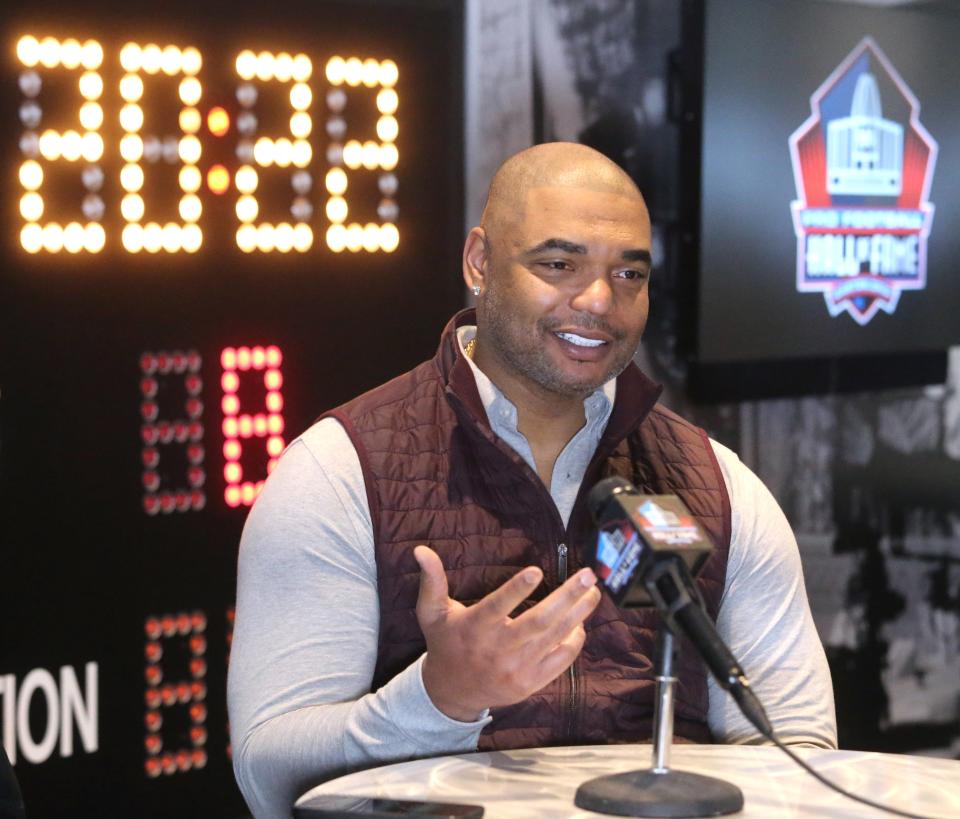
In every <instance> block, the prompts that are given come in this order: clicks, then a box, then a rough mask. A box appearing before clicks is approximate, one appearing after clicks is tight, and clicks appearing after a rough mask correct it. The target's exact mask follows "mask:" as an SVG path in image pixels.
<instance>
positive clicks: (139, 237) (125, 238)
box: [120, 225, 143, 253]
mask: <svg viewBox="0 0 960 819" xmlns="http://www.w3.org/2000/svg"><path fill="white" fill-rule="evenodd" d="M120 241H121V243H122V244H123V247H124V249H125V250H127V251H128V252H130V253H139V252H140V251H141V250H143V227H141V226H140V225H127V226H126V227H125V228H124V229H123V232H122V233H121V234H120Z"/></svg>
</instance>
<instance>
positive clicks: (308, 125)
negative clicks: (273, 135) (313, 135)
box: [290, 111, 313, 139]
mask: <svg viewBox="0 0 960 819" xmlns="http://www.w3.org/2000/svg"><path fill="white" fill-rule="evenodd" d="M312 130H313V120H311V119H310V115H309V114H308V113H306V112H305V111H297V113H295V114H294V115H293V116H292V117H290V133H291V134H293V136H295V137H297V139H306V138H307V137H308V136H310V131H312Z"/></svg>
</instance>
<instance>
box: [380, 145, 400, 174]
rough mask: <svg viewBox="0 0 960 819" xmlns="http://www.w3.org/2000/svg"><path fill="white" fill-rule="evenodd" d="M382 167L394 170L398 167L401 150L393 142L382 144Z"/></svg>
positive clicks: (386, 169)
mask: <svg viewBox="0 0 960 819" xmlns="http://www.w3.org/2000/svg"><path fill="white" fill-rule="evenodd" d="M379 153H380V167H381V168H383V170H385V171H392V170H393V169H394V168H396V167H397V162H398V161H399V160H400V152H399V151H397V146H396V145H394V144H392V143H387V144H386V145H381V146H380V151H379Z"/></svg>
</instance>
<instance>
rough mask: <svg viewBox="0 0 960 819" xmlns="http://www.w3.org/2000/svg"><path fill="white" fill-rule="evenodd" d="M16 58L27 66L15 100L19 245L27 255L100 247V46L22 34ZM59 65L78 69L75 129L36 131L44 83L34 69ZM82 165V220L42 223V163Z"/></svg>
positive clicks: (103, 236) (93, 250)
mask: <svg viewBox="0 0 960 819" xmlns="http://www.w3.org/2000/svg"><path fill="white" fill-rule="evenodd" d="M17 59H18V60H19V62H20V64H21V65H23V66H24V67H25V68H26V70H25V71H23V72H22V73H21V74H20V79H19V84H20V91H21V93H22V94H23V97H24V99H23V101H22V102H21V104H20V121H21V123H22V124H23V127H24V132H23V135H22V136H21V139H20V148H21V151H22V153H23V154H24V156H25V160H24V162H23V163H22V164H21V165H20V173H19V176H20V185H21V186H22V188H23V195H22V196H21V198H20V215H21V216H22V217H23V221H24V225H23V227H22V228H21V230H20V244H21V246H22V247H23V249H24V250H26V251H27V252H28V253H39V252H40V251H41V250H44V251H46V252H48V253H57V252H59V251H61V250H66V251H67V252H68V253H80V252H81V251H86V252H88V253H99V252H100V251H101V250H103V246H104V243H105V241H106V234H105V233H104V230H103V225H101V224H100V220H101V219H102V218H103V210H104V206H103V200H102V199H101V198H100V188H101V186H102V185H103V171H102V170H101V168H100V164H99V163H100V160H101V158H102V157H103V137H102V136H101V135H100V126H101V124H102V123H103V108H101V106H100V103H99V102H98V100H99V99H100V96H101V95H102V94H103V79H102V78H101V76H100V72H99V70H98V69H99V68H100V65H101V63H102V62H103V49H102V48H101V47H100V43H98V42H97V41H96V40H87V41H86V42H85V43H83V44H82V45H81V44H80V42H79V41H78V40H74V39H66V40H62V41H61V40H56V39H54V38H53V37H44V38H43V39H42V40H38V39H37V38H36V37H34V36H33V35H29V34H28V35H26V36H24V37H21V38H20V39H19V40H18V41H17ZM59 66H62V67H63V68H66V69H67V70H69V71H79V72H80V83H79V84H80V94H81V96H82V97H83V99H84V102H83V103H82V104H81V106H80V129H81V130H79V131H74V130H67V131H62V132H61V131H55V130H53V129H52V128H48V129H46V130H44V131H43V132H42V133H40V134H39V136H38V134H37V129H38V128H39V127H40V126H41V124H42V120H43V110H42V109H41V107H40V104H39V102H38V101H37V97H38V96H39V94H40V90H41V88H42V85H43V80H42V79H41V75H40V72H39V71H38V70H37V68H38V67H39V68H41V69H53V68H57V67H59ZM61 159H63V160H66V161H67V162H80V161H83V162H85V163H87V164H86V165H85V166H84V169H83V171H82V172H81V179H82V180H83V184H84V186H85V187H86V189H87V194H86V196H85V198H84V199H83V203H82V206H81V211H82V213H83V216H84V219H85V220H86V224H81V223H80V222H68V223H67V224H66V225H61V224H60V223H59V222H53V221H46V222H43V223H41V219H42V218H43V216H44V210H45V205H44V199H43V195H42V193H41V192H40V191H41V188H42V186H43V178H44V170H43V163H44V162H56V161H58V160H61Z"/></svg>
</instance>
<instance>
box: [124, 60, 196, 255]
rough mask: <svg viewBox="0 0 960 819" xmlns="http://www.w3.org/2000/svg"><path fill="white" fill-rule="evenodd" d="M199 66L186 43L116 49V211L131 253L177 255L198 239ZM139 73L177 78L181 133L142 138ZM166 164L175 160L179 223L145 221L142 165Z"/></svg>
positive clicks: (192, 250)
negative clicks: (119, 164)
mask: <svg viewBox="0 0 960 819" xmlns="http://www.w3.org/2000/svg"><path fill="white" fill-rule="evenodd" d="M202 64H203V59H202V57H201V56H200V52H199V51H198V50H197V49H195V48H193V47H188V48H185V49H183V50H181V49H180V48H179V47H177V46H174V45H168V46H166V47H164V48H161V47H160V46H158V45H155V44H153V43H150V44H149V45H145V46H141V45H139V44H138V43H127V44H126V45H125V46H124V47H123V48H122V49H120V65H121V66H122V68H123V70H124V71H125V72H126V73H125V74H124V75H123V78H122V79H121V80H120V96H121V97H122V98H123V101H124V104H123V107H122V108H121V109H120V126H121V128H122V129H123V130H124V132H125V135H124V136H123V138H122V139H121V140H120V156H121V157H123V160H124V162H125V163H126V164H124V166H123V169H122V170H121V171H120V185H121V187H122V188H123V190H124V191H125V193H124V196H123V199H122V200H121V202H120V212H121V213H122V215H123V219H124V221H125V222H126V225H125V227H124V228H123V233H122V234H121V240H122V242H123V246H124V248H125V249H126V250H127V251H129V252H130V253H140V252H142V251H147V252H148V253H159V252H160V251H161V250H163V251H164V252H166V253H178V252H180V251H181V250H185V251H186V252H188V253H195V252H196V251H197V250H199V249H200V245H201V244H202V243H203V232H202V231H201V230H200V226H199V224H198V222H199V220H200V214H201V213H202V211H203V206H202V204H201V202H200V197H199V196H197V192H198V191H199V189H200V182H201V178H200V171H199V169H198V168H197V163H198V162H199V161H200V154H201V146H200V140H199V138H198V137H197V132H198V131H199V130H200V125H201V117H200V112H199V110H197V107H196V106H197V104H198V103H199V102H200V97H201V95H202V93H203V89H202V86H201V85H200V80H199V79H197V76H196V75H197V73H198V72H199V71H200V68H201V66H202ZM141 74H147V75H151V76H157V75H161V76H162V75H166V76H167V77H182V79H181V80H180V83H179V86H178V92H179V95H180V102H181V103H182V105H183V108H182V109H181V110H180V116H179V123H180V135H179V137H176V136H165V137H163V138H162V139H161V138H160V137H158V136H156V135H152V134H150V135H147V136H143V123H144V113H143V107H142V106H141V101H142V97H143V79H142V77H141ZM161 161H162V162H165V163H168V164H170V165H177V164H180V166H181V167H180V173H179V181H180V189H181V191H182V196H181V197H180V204H179V208H178V210H179V215H180V218H181V219H182V220H183V221H182V222H174V221H169V222H166V223H165V224H163V225H161V224H160V223H159V222H157V221H148V222H144V221H143V220H144V217H145V216H146V206H145V204H144V198H143V192H142V191H143V184H144V172H143V165H142V164H141V163H148V164H156V163H158V162H161Z"/></svg>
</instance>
